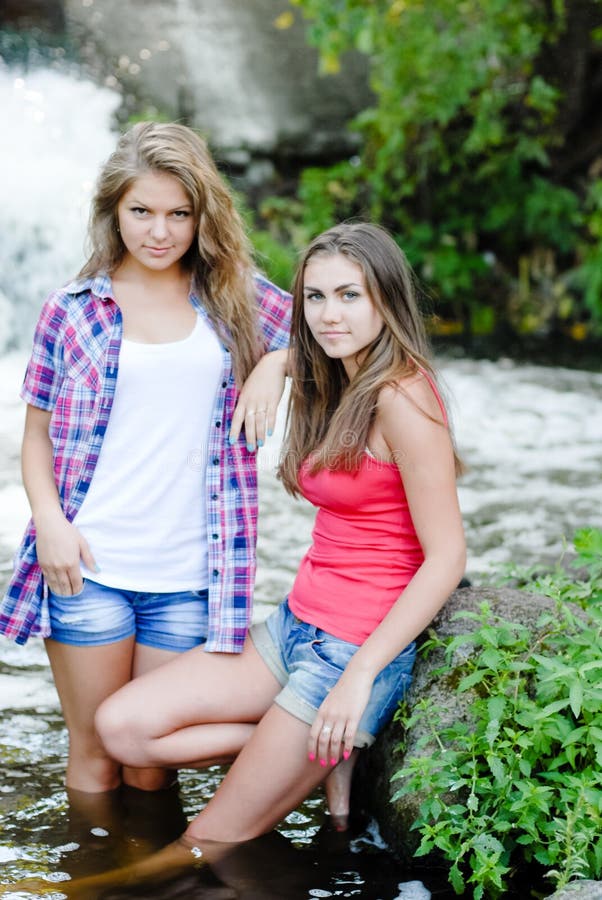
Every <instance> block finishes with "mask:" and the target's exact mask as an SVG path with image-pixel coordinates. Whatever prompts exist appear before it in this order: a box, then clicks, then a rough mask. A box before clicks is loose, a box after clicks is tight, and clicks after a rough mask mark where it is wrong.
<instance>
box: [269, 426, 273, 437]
mask: <svg viewBox="0 0 602 900" xmlns="http://www.w3.org/2000/svg"><path fill="white" fill-rule="evenodd" d="M273 434H274V432H273V431H272V429H271V428H268V437H272V435H273Z"/></svg>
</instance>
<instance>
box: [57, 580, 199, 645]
mask: <svg viewBox="0 0 602 900" xmlns="http://www.w3.org/2000/svg"><path fill="white" fill-rule="evenodd" d="M48 611H49V613H50V629H51V631H50V637H51V638H52V639H53V640H54V641H58V642H59V643H61V644H73V645H75V646H78V647H98V646H101V645H102V644H112V643H113V642H114V641H122V640H123V639H124V638H128V637H131V636H132V635H136V642H137V643H138V644H144V645H145V646H147V647H156V648H157V649H158V650H173V651H175V652H176V653H180V652H182V651H184V650H190V648H191V647H196V646H197V645H198V644H202V643H204V642H205V641H206V640H207V623H208V599H207V591H206V590H205V591H176V592H174V593H170V594H151V593H145V592H143V591H124V590H121V589H119V588H112V587H107V586H106V585H104V584H98V583H97V582H95V581H90V580H89V579H87V578H86V579H85V580H84V586H83V588H82V589H81V591H80V592H79V593H78V594H73V595H72V596H69V597H65V596H63V595H61V594H54V593H52V591H48Z"/></svg>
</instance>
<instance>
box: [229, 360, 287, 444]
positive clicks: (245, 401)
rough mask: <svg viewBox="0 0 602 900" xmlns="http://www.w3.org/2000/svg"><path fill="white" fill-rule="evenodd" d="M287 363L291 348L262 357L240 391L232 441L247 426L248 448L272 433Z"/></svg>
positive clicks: (231, 434) (231, 430)
mask: <svg viewBox="0 0 602 900" xmlns="http://www.w3.org/2000/svg"><path fill="white" fill-rule="evenodd" d="M287 366H288V350H272V351H271V352H270V353H266V354H265V356H262V358H261V359H260V360H259V362H258V363H257V365H256V366H255V368H254V369H253V371H252V372H251V374H250V375H249V377H248V378H247V380H246V381H245V383H244V384H243V386H242V389H241V391H240V396H239V398H238V403H237V404H236V409H235V410H234V415H233V416H232V426H231V428H230V443H231V444H233V443H235V442H236V441H237V440H238V438H239V436H240V432H241V430H242V428H243V427H244V430H245V439H246V443H247V449H248V450H255V449H256V448H257V447H261V446H262V445H263V443H264V441H265V440H266V438H267V437H270V436H271V435H272V433H273V431H274V427H275V425H276V413H277V410H278V404H279V403H280V400H281V398H282V394H283V392H284V382H285V378H286V373H287Z"/></svg>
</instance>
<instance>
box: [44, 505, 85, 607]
mask: <svg viewBox="0 0 602 900" xmlns="http://www.w3.org/2000/svg"><path fill="white" fill-rule="evenodd" d="M35 525H36V534H37V537H36V551H37V556H38V562H39V564H40V568H41V569H42V574H43V575H44V578H45V580H46V584H47V585H48V587H49V589H50V590H51V591H52V593H53V594H60V595H62V596H64V597H69V596H72V595H73V594H77V593H79V591H81V589H82V576H81V571H80V559H81V560H83V562H84V563H85V565H86V566H87V567H88V569H91V570H92V571H93V572H96V571H98V567H97V565H96V561H95V559H94V557H93V556H92V553H91V551H90V547H89V546H88V542H87V541H86V539H85V538H84V537H83V535H82V534H80V532H79V531H78V529H77V528H76V527H75V525H73V524H72V523H71V522H69V521H68V520H67V519H66V518H65V516H64V515H63V513H62V512H61V511H60V510H53V511H52V512H51V513H46V514H45V515H43V516H39V517H36V521H35Z"/></svg>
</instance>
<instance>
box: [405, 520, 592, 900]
mask: <svg viewBox="0 0 602 900" xmlns="http://www.w3.org/2000/svg"><path fill="white" fill-rule="evenodd" d="M575 550H576V551H577V556H576V558H575V560H574V562H573V564H572V565H573V566H576V567H577V568H579V569H581V570H582V572H584V573H585V574H584V575H583V577H580V578H578V579H575V578H574V577H573V580H572V581H571V575H570V573H567V571H566V570H564V569H560V568H558V570H556V571H554V572H553V573H551V574H549V575H542V576H539V577H538V578H537V579H535V580H532V579H531V573H529V572H524V573H523V574H522V580H523V582H524V586H525V587H528V588H529V589H530V590H536V591H538V592H540V593H544V594H545V595H546V596H548V597H551V598H553V599H555V600H556V610H555V612H554V613H544V614H543V615H542V616H541V618H540V621H539V622H538V625H537V628H536V629H533V630H531V629H528V628H526V627H525V626H523V625H521V624H519V623H513V622H508V621H505V620H503V619H501V618H500V617H498V616H496V615H494V614H493V613H492V611H491V609H490V608H489V606H488V605H487V604H486V603H483V604H482V606H481V609H480V612H479V613H478V614H472V613H460V614H459V616H460V617H462V618H465V619H466V620H468V621H470V622H471V623H472V625H473V626H474V630H473V631H471V632H470V633H467V634H462V635H459V636H457V637H454V638H451V639H449V640H447V641H440V640H439V639H438V638H436V637H433V638H432V639H431V641H430V642H429V643H430V646H431V648H432V647H433V646H439V647H441V648H444V649H445V660H446V663H445V665H444V666H443V667H442V668H441V669H440V670H438V672H437V673H436V675H437V677H439V678H442V679H445V678H446V679H451V680H452V683H454V684H455V683H457V685H458V687H457V689H458V691H460V692H462V693H467V694H468V696H469V698H470V712H469V715H470V721H469V722H465V721H457V722H453V723H452V724H451V725H442V722H441V715H440V711H439V710H437V709H433V708H432V707H431V706H430V705H429V703H428V702H427V701H426V700H423V701H419V702H418V703H417V704H416V706H415V707H414V708H413V709H412V710H404V711H402V712H400V714H399V718H400V719H401V721H402V722H403V724H404V726H405V728H406V729H408V728H411V727H412V726H413V725H415V724H417V723H421V724H422V726H423V727H424V726H426V728H425V729H424V730H425V732H426V736H425V737H424V738H423V739H422V747H423V750H424V752H425V755H424V756H422V757H419V758H418V757H416V758H414V759H412V760H411V761H410V762H409V764H408V765H407V766H406V767H405V768H404V769H402V770H400V771H398V772H397V773H396V774H395V775H394V779H397V780H400V781H401V782H402V785H401V787H400V789H399V790H398V791H397V793H396V794H395V796H394V798H393V799H394V800H395V799H398V798H399V797H401V796H403V795H404V794H406V793H409V792H414V791H419V792H421V793H422V794H423V795H424V798H425V799H424V801H423V803H422V805H421V807H420V813H419V816H418V819H417V821H416V822H415V824H414V827H415V828H417V829H418V830H419V832H420V836H421V842H420V846H419V849H418V851H417V855H419V856H421V855H425V854H428V853H431V852H433V851H435V852H437V851H438V852H439V853H441V854H443V856H444V857H445V858H446V859H447V860H448V861H449V863H450V864H451V868H450V873H449V880H450V882H451V884H452V885H453V888H454V890H455V892H456V893H458V894H463V893H465V892H466V891H467V890H468V891H471V892H472V895H473V896H474V897H475V898H477V900H478V898H482V897H493V898H495V897H499V896H502V895H503V893H504V891H506V890H507V888H508V880H509V875H510V873H511V871H512V869H513V867H515V866H516V865H517V864H518V863H519V862H520V861H526V862H527V863H534V864H535V863H536V864H539V865H541V866H543V867H544V868H545V869H546V871H547V875H548V877H549V878H550V880H551V881H552V882H553V884H554V886H555V887H556V889H560V888H562V887H564V886H565V885H566V884H567V883H568V882H569V881H571V880H573V879H578V878H584V877H590V878H594V879H595V878H600V876H601V875H602V839H601V837H600V835H601V834H602V714H601V712H602V679H601V675H602V532H601V531H600V530H599V529H583V530H581V531H580V532H578V533H577V535H576V538H575ZM512 574H513V577H514V580H516V576H517V573H516V572H514V573H512Z"/></svg>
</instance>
